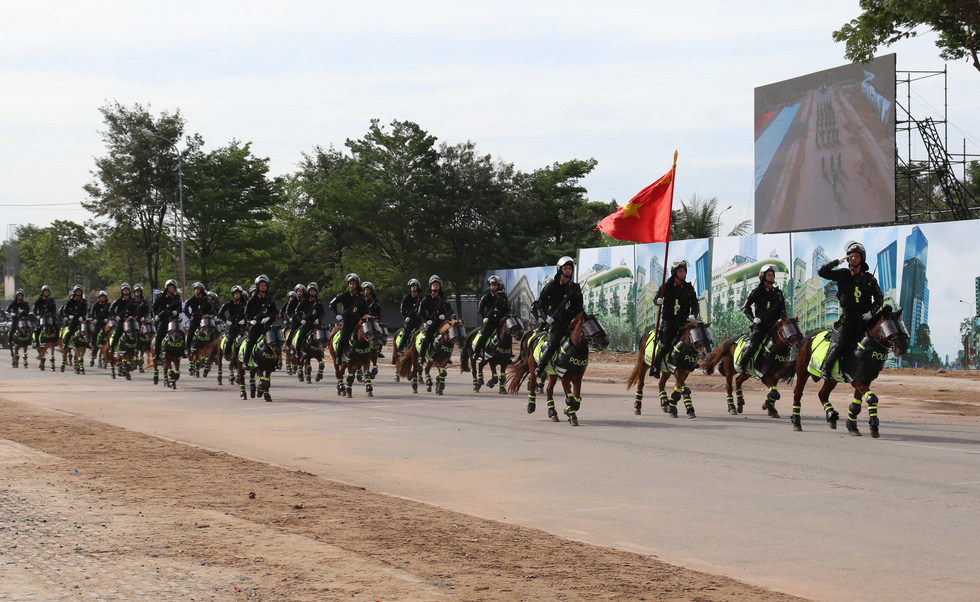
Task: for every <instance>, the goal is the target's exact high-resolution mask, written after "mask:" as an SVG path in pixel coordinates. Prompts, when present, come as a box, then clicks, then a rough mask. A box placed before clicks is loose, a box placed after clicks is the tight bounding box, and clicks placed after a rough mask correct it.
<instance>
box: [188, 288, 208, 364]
mask: <svg viewBox="0 0 980 602" xmlns="http://www.w3.org/2000/svg"><path fill="white" fill-rule="evenodd" d="M192 288H193V289H194V296H193V297H191V298H190V299H188V300H187V302H185V303H184V315H185V316H187V317H188V318H190V324H189V325H188V327H187V338H186V339H185V340H184V352H185V353H188V354H189V353H190V352H191V347H192V346H193V345H194V341H195V340H196V339H197V329H198V328H200V327H201V318H202V317H203V316H204V314H206V313H209V312H210V311H211V301H210V300H209V299H208V297H207V290H206V289H205V288H204V283H203V282H195V283H194V286H193V287H192Z"/></svg>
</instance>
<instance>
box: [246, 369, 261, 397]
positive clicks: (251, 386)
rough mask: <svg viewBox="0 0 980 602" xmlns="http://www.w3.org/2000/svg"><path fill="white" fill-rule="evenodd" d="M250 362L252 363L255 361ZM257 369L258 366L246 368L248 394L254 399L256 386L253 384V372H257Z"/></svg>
mask: <svg viewBox="0 0 980 602" xmlns="http://www.w3.org/2000/svg"><path fill="white" fill-rule="evenodd" d="M252 363H253V364H254V363H255V362H252ZM258 370H259V369H258V367H255V368H249V370H248V394H249V397H251V398H252V399H255V390H256V388H257V387H256V384H255V373H256V372H258Z"/></svg>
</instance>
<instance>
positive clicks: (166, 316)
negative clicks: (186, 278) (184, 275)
mask: <svg viewBox="0 0 980 602" xmlns="http://www.w3.org/2000/svg"><path fill="white" fill-rule="evenodd" d="M153 315H154V316H155V318H154V319H155V320H156V321H157V322H160V326H158V327H157V336H156V346H155V348H154V350H153V357H160V347H161V346H162V345H163V339H164V338H165V337H166V335H167V331H166V326H165V325H166V324H167V323H168V322H170V320H171V319H172V318H176V317H177V316H178V315H180V298H178V297H177V281H176V280H174V279H173V278H171V279H170V280H167V283H166V284H165V285H163V292H162V293H160V294H159V295H158V296H157V298H156V300H155V301H154V302H153Z"/></svg>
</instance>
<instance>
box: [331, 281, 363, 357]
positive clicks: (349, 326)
mask: <svg viewBox="0 0 980 602" xmlns="http://www.w3.org/2000/svg"><path fill="white" fill-rule="evenodd" d="M327 305H328V306H329V307H330V309H332V310H333V313H334V314H336V315H337V320H338V321H340V320H343V322H344V325H343V327H342V328H341V330H340V341H339V342H338V343H337V357H339V358H344V359H347V352H348V351H349V350H350V348H351V347H352V346H353V344H352V343H353V342H352V341H351V336H352V335H353V334H354V327H355V326H357V323H358V322H359V321H360V319H361V316H363V315H364V314H366V313H367V303H365V301H364V295H363V294H362V293H361V277H360V276H358V275H357V274H347V290H346V291H344V292H342V293H338V294H337V296H336V297H334V298H333V300H332V301H330V303H328V304H327ZM338 307H339V308H340V309H338Z"/></svg>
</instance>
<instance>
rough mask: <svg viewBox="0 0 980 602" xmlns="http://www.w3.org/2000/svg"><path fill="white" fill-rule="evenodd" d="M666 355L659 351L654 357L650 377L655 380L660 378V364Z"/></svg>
mask: <svg viewBox="0 0 980 602" xmlns="http://www.w3.org/2000/svg"><path fill="white" fill-rule="evenodd" d="M664 355H665V354H664V353H663V352H662V351H658V352H657V353H656V355H654V356H653V363H651V364H650V376H652V377H653V378H660V364H662V363H663V361H664Z"/></svg>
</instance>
